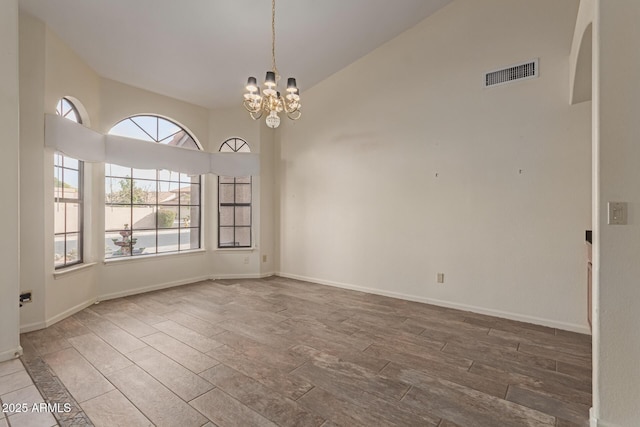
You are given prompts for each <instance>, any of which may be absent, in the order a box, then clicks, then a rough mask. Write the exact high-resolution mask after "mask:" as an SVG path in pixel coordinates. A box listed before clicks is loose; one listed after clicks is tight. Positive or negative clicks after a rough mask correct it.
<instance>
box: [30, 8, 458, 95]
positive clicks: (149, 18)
mask: <svg viewBox="0 0 640 427" xmlns="http://www.w3.org/2000/svg"><path fill="white" fill-rule="evenodd" d="M450 1H451V0H393V1H391V0H277V2H276V59H277V65H278V69H279V71H280V73H281V74H282V77H283V78H286V77H289V76H291V77H296V78H297V81H298V86H299V87H300V89H301V91H302V92H303V93H304V90H305V89H308V88H310V87H311V86H313V85H315V84H316V83H318V82H320V81H321V80H323V79H325V78H327V77H328V76H330V75H331V74H333V73H335V72H336V71H338V70H340V69H341V68H344V67H345V66H347V65H348V64H350V63H351V62H353V61H355V60H356V59H358V58H360V57H362V56H364V55H365V54H367V53H368V52H370V51H372V50H373V49H375V48H376V47H378V46H380V45H382V44H384V43H385V42H387V41H388V40H390V39H392V38H393V37H395V36H397V35H398V34H400V33H401V32H403V31H405V30H407V29H408V28H410V27H412V26H414V25H415V24H417V23H418V22H420V21H421V20H423V19H425V18H426V17H428V16H429V15H431V14H433V13H434V12H436V11H437V10H438V9H440V8H441V7H443V6H444V5H446V4H447V3H449V2H450ZM20 7H21V9H22V10H23V11H26V12H28V13H30V14H32V15H34V16H36V17H37V18H39V19H40V20H42V21H44V22H45V23H46V24H47V25H48V27H49V28H50V29H51V30H52V31H53V32H54V33H55V34H57V35H58V36H59V37H60V38H61V39H62V40H64V42H65V43H67V44H68V45H69V46H70V47H71V48H72V49H73V50H74V51H75V52H77V53H78V54H79V55H80V56H81V57H82V58H83V59H84V60H85V61H86V63H87V64H88V65H89V66H90V67H92V68H93V69H94V70H95V71H96V72H97V73H98V74H100V75H101V76H103V77H106V78H110V79H113V80H117V81H120V82H123V83H126V84H129V85H132V86H136V87H140V88H143V89H147V90H150V91H153V92H157V93H161V94H164V95H168V96H171V97H174V98H177V99H181V100H184V101H188V102H191V103H194V104H197V105H201V106H204V107H208V108H217V107H225V106H230V105H234V104H235V105H239V104H240V102H241V97H242V93H243V90H244V85H245V83H246V78H247V77H248V76H250V75H251V76H255V77H257V78H258V81H262V80H263V79H264V73H265V71H267V70H268V69H271V2H270V1H269V0H182V1H175V0H171V1H169V0H133V1H132V0H109V1H106V0H102V1H99V0H92V1H89V0H83V1H78V0H20Z"/></svg>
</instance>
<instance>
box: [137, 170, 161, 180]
mask: <svg viewBox="0 0 640 427" xmlns="http://www.w3.org/2000/svg"><path fill="white" fill-rule="evenodd" d="M156 174H157V171H156V170H155V169H133V177H134V178H143V179H156Z"/></svg>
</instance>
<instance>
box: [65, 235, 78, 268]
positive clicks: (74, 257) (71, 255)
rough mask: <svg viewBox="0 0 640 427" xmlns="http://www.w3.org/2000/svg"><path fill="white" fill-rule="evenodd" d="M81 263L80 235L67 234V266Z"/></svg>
mask: <svg viewBox="0 0 640 427" xmlns="http://www.w3.org/2000/svg"><path fill="white" fill-rule="evenodd" d="M78 261H80V246H79V234H78V233H73V234H67V256H66V262H65V264H72V263H76V262H78Z"/></svg>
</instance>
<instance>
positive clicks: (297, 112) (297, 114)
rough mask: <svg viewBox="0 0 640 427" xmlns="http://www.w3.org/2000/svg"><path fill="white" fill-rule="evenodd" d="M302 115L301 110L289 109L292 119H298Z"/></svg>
mask: <svg viewBox="0 0 640 427" xmlns="http://www.w3.org/2000/svg"><path fill="white" fill-rule="evenodd" d="M300 116H302V112H301V111H300V110H295V111H292V112H288V111H287V117H288V118H290V119H291V120H298V119H299V118H300Z"/></svg>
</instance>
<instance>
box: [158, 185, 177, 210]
mask: <svg viewBox="0 0 640 427" xmlns="http://www.w3.org/2000/svg"><path fill="white" fill-rule="evenodd" d="M158 187H159V192H158V203H160V204H163V205H177V204H178V201H179V197H180V184H178V183H177V182H159V183H158Z"/></svg>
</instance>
